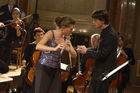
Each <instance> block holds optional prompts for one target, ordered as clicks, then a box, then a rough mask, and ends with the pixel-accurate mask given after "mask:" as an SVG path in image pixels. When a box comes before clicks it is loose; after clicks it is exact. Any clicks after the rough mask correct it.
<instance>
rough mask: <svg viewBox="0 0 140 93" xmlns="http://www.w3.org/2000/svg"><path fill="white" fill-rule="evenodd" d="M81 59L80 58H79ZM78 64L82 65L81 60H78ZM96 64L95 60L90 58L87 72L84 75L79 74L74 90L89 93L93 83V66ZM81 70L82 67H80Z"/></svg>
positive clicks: (75, 80)
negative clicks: (91, 82)
mask: <svg viewBox="0 0 140 93" xmlns="http://www.w3.org/2000/svg"><path fill="white" fill-rule="evenodd" d="M78 57H79V56H78ZM78 61H79V62H78V63H79V64H80V58H78ZM93 63H94V59H92V58H89V59H87V61H86V70H85V72H84V73H83V74H79V75H78V76H77V77H76V78H75V79H74V88H75V89H76V91H77V93H88V88H89V85H90V81H91V74H92V71H93V69H92V64H93ZM78 68H79V69H80V65H79V67H78Z"/></svg>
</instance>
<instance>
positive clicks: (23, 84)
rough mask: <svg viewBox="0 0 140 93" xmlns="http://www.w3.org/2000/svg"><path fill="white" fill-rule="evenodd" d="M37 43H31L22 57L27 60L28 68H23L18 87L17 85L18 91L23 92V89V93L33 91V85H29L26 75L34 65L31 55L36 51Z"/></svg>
mask: <svg viewBox="0 0 140 93" xmlns="http://www.w3.org/2000/svg"><path fill="white" fill-rule="evenodd" d="M35 46H36V44H35V43H29V44H28V45H27V46H26V48H25V51H24V56H23V58H22V60H26V65H27V66H26V68H25V70H22V71H21V72H22V73H21V75H20V79H19V82H18V87H17V93H21V91H22V92H23V93H33V92H32V91H33V87H32V86H29V85H28V84H27V82H26V80H25V79H26V77H27V74H28V71H29V70H30V68H31V67H32V62H31V57H32V55H33V53H34V51H35Z"/></svg>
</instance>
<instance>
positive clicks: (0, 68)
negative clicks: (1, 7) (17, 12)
mask: <svg viewBox="0 0 140 93" xmlns="http://www.w3.org/2000/svg"><path fill="white" fill-rule="evenodd" d="M3 27H4V24H3V23H2V22H0V28H3ZM1 34H2V32H1V31H0V35H1ZM8 71H9V67H8V65H7V64H6V63H5V62H3V61H2V60H1V59H0V73H2V74H3V73H6V72H8Z"/></svg>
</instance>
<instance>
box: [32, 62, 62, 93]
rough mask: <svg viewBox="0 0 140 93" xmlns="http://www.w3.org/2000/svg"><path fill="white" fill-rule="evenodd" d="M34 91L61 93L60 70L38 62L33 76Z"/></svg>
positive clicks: (38, 92) (36, 92)
mask: <svg viewBox="0 0 140 93" xmlns="http://www.w3.org/2000/svg"><path fill="white" fill-rule="evenodd" d="M34 88H35V93H61V71H60V69H54V68H50V67H47V66H44V65H41V64H40V63H38V65H37V68H36V71H35V78H34Z"/></svg>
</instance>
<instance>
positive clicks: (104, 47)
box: [86, 25, 118, 80]
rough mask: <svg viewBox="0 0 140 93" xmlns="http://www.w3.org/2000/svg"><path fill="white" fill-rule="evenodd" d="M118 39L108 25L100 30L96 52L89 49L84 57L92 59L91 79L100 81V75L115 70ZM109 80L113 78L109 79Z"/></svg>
mask: <svg viewBox="0 0 140 93" xmlns="http://www.w3.org/2000/svg"><path fill="white" fill-rule="evenodd" d="M117 45H118V38H117V34H116V32H115V31H114V29H113V27H112V26H111V25H109V26H108V27H106V28H105V29H103V30H102V32H101V36H100V42H99V47H98V48H97V50H95V49H93V48H89V49H88V50H87V52H86V57H88V58H94V59H95V62H94V64H93V79H94V80H101V78H102V74H103V73H104V74H107V73H108V72H110V71H112V70H113V69H114V68H116V63H117ZM110 79H111V80H112V79H113V78H110Z"/></svg>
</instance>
